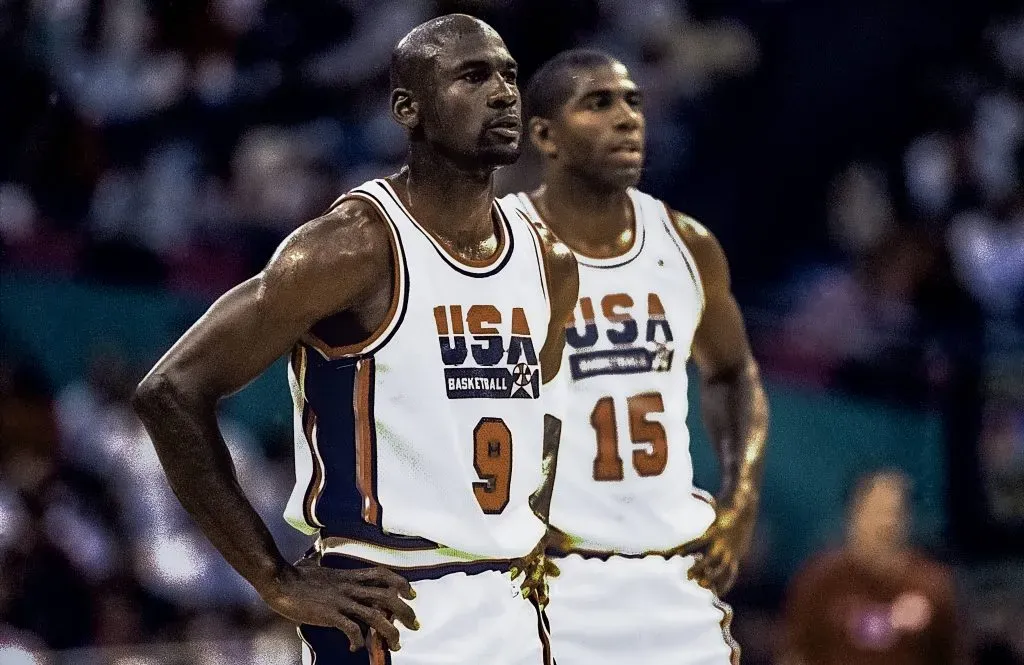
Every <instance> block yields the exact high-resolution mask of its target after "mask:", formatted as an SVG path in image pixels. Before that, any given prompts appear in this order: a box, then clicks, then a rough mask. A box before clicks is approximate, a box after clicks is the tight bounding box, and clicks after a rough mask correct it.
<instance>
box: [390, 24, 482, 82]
mask: <svg viewBox="0 0 1024 665" xmlns="http://www.w3.org/2000/svg"><path fill="white" fill-rule="evenodd" d="M469 35H479V36H487V37H496V38H497V39H499V40H500V39H501V37H500V36H499V35H498V33H497V31H495V29H494V28H492V27H491V26H489V25H487V24H486V23H484V22H483V21H481V20H480V19H478V18H473V17H472V16H469V15H467V14H447V15H445V16H439V17H437V18H435V19H431V20H429V21H427V22H426V23H421V24H419V25H418V26H416V27H415V28H413V29H412V30H410V31H409V34H407V35H406V36H405V37H402V39H401V41H399V42H398V44H397V45H396V46H395V50H394V51H392V52H391V89H392V90H394V89H396V88H407V89H409V90H414V89H417V88H418V87H419V86H420V85H421V84H422V83H424V82H425V80H426V79H427V77H428V76H429V74H430V72H431V70H432V66H433V63H434V59H435V58H436V57H437V56H438V54H439V53H441V51H442V50H444V48H445V47H447V46H450V45H451V44H453V43H455V42H457V41H458V40H460V39H462V38H464V37H467V36H469Z"/></svg>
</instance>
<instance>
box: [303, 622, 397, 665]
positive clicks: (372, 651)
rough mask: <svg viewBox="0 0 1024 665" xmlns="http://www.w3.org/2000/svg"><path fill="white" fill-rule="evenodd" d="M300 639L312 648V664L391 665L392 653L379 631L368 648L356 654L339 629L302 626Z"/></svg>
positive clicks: (374, 633) (369, 641)
mask: <svg viewBox="0 0 1024 665" xmlns="http://www.w3.org/2000/svg"><path fill="white" fill-rule="evenodd" d="M299 639H301V640H302V641H303V643H304V644H305V645H306V647H307V648H308V649H309V652H310V655H311V656H312V657H313V660H312V663H313V665H391V650H390V649H388V648H387V645H386V644H384V643H383V640H382V639H381V638H380V637H379V636H378V635H377V633H376V632H373V633H370V634H369V639H367V640H366V648H365V649H359V650H358V651H355V652H353V651H350V650H349V642H348V637H346V636H345V633H343V632H341V631H340V630H338V629H337V628H328V627H326V626H310V625H307V624H302V625H301V626H299Z"/></svg>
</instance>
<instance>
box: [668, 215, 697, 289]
mask: <svg viewBox="0 0 1024 665" xmlns="http://www.w3.org/2000/svg"><path fill="white" fill-rule="evenodd" d="M662 223H663V224H664V225H665V230H666V231H667V232H669V237H670V238H672V243H673V244H674V245H675V246H676V249H678V250H679V254H680V256H682V257H683V263H685V264H686V271H687V272H688V273H689V274H690V279H691V280H693V287H694V288H695V289H696V290H697V295H700V286H699V283H698V282H697V274H696V268H694V267H693V265H691V264H690V257H689V255H688V254H689V252H688V251H686V250H685V249H683V248H682V247H680V246H679V243H681V242H683V239H682V238H680V237H679V232H678V231H676V228H675V224H674V223H673V222H672V219H671V218H670V219H668V220H664V221H663V222H662Z"/></svg>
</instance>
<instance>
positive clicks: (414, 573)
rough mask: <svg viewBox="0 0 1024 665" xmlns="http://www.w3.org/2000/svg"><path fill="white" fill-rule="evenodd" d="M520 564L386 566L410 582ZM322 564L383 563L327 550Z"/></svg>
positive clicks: (369, 565)
mask: <svg viewBox="0 0 1024 665" xmlns="http://www.w3.org/2000/svg"><path fill="white" fill-rule="evenodd" d="M516 564H519V566H520V567H522V565H523V564H522V560H521V559H501V560H489V561H469V562H466V563H445V564H440V565H437V566H411V567H408V568H406V567H404V566H403V567H398V566H386V567H387V568H388V569H389V570H393V571H395V572H396V573H398V574H399V575H401V576H402V577H404V578H405V579H407V580H409V581H410V582H419V581H421V580H439V579H441V578H442V577H444V576H446V575H455V574H456V573H463V574H465V575H479V574H480V573H486V572H492V571H493V572H498V573H507V572H508V571H509V570H511V569H512V567H513V566H515V565H516ZM320 565H321V566H323V567H324V568H336V569H340V570H360V569H363V568H375V567H377V566H380V565H381V564H379V563H375V562H373V561H365V560H363V559H357V558H356V557H352V556H348V555H345V554H339V553H337V552H325V553H324V554H323V555H322V556H321V557H320Z"/></svg>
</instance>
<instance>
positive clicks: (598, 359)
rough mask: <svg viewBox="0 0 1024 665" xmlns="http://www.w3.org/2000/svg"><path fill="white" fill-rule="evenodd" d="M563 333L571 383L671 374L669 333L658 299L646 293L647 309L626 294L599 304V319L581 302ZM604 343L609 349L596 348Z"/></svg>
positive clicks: (591, 306) (588, 302)
mask: <svg viewBox="0 0 1024 665" xmlns="http://www.w3.org/2000/svg"><path fill="white" fill-rule="evenodd" d="M580 320H582V321H583V326H582V328H581V327H580V325H579V322H580ZM641 325H642V326H643V338H642V339H641ZM565 332H566V334H565V341H566V343H567V344H568V346H569V347H570V348H569V349H568V350H569V369H570V371H571V372H572V378H573V380H575V381H580V380H582V379H586V378H588V377H592V376H601V375H603V374H644V373H646V372H667V371H669V370H670V369H672V356H673V353H674V351H673V345H672V328H671V326H669V322H668V319H666V318H665V307H664V306H663V305H662V303H661V299H660V298H658V294H656V293H648V294H647V302H646V303H636V302H635V301H634V300H633V297H632V296H630V295H629V294H627V293H611V294H608V295H606V296H604V297H602V298H601V300H600V315H599V316H598V315H597V314H596V313H595V309H594V301H593V299H591V298H590V297H583V298H580V302H579V305H578V306H577V308H576V310H575V311H574V312H573V320H572V322H571V323H570V324H569V325H568V326H567V327H566V331H565ZM602 337H604V338H605V339H607V340H608V342H609V343H611V345H612V348H610V349H609V348H606V349H600V350H597V349H595V348H594V347H595V346H597V345H598V342H599V341H600V339H601V338H602Z"/></svg>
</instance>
